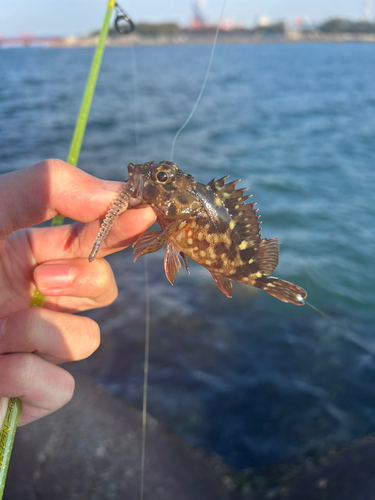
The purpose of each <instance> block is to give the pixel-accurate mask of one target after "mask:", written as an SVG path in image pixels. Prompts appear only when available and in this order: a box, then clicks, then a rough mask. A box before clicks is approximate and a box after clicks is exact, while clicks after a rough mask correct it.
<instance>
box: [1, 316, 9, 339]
mask: <svg viewBox="0 0 375 500" xmlns="http://www.w3.org/2000/svg"><path fill="white" fill-rule="evenodd" d="M6 320H7V318H4V319H0V342H2V341H3V339H4V335H5V323H6Z"/></svg>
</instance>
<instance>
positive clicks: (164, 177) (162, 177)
mask: <svg viewBox="0 0 375 500" xmlns="http://www.w3.org/2000/svg"><path fill="white" fill-rule="evenodd" d="M156 178H157V180H158V181H159V182H162V183H163V184H165V183H166V182H168V181H169V174H168V173H167V172H165V171H164V170H160V171H159V172H158V173H157V174H156Z"/></svg>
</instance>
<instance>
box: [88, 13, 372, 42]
mask: <svg viewBox="0 0 375 500" xmlns="http://www.w3.org/2000/svg"><path fill="white" fill-rule="evenodd" d="M135 29H136V32H137V33H138V34H139V35H141V36H154V37H157V36H166V35H167V36H171V35H183V34H190V33H201V34H205V33H210V32H212V31H214V30H215V29H216V26H202V27H199V28H182V27H180V26H179V25H178V24H177V23H137V24H136V27H135ZM299 29H300V30H301V31H305V32H306V31H317V32H320V33H322V34H345V33H350V34H375V22H369V21H351V20H349V19H341V18H334V19H329V20H327V21H325V22H323V23H322V24H320V25H317V26H303V25H302V26H300V27H299ZM230 31H231V32H236V33H243V34H245V33H246V34H249V35H283V34H285V33H287V32H288V31H289V28H288V26H287V25H286V24H285V23H284V22H277V23H272V24H269V25H267V26H256V27H255V28H233V29H232V30H230ZM98 34H99V31H94V32H92V33H91V34H90V35H91V36H95V35H98ZM118 35H119V33H118V32H117V31H116V30H115V29H110V31H109V36H110V37H116V36H118Z"/></svg>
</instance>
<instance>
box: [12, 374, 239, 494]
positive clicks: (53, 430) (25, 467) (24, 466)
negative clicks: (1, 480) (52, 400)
mask: <svg viewBox="0 0 375 500" xmlns="http://www.w3.org/2000/svg"><path fill="white" fill-rule="evenodd" d="M74 376H75V378H76V392H75V395H74V398H73V400H72V401H71V402H70V403H69V404H68V405H66V406H65V407H64V408H62V409H61V410H59V411H58V412H56V413H54V414H53V415H50V416H48V417H45V418H43V419H41V420H39V421H37V422H34V423H33V424H30V425H27V426H25V427H21V428H20V429H18V431H17V435H16V440H15V445H14V449H13V453H12V459H11V464H10V468H9V472H8V479H7V484H6V488H5V494H4V500H11V499H12V500H51V499H53V500H60V499H64V500H66V499H69V500H78V499H79V500H82V499H90V500H99V499H100V500H104V499H119V500H120V499H121V500H122V499H127V500H133V499H135V500H136V499H139V498H140V463H141V458H140V457H141V441H142V439H141V414H140V412H139V411H138V410H136V409H134V408H132V407H131V406H129V405H128V404H126V403H125V402H123V401H120V400H118V399H116V398H114V397H113V396H111V395H110V394H109V393H108V392H107V391H105V390H104V389H101V388H98V387H97V386H95V385H94V383H93V382H92V381H91V380H89V379H87V378H85V377H83V376H82V375H80V374H78V373H74ZM226 472H227V468H226V467H225V466H224V465H222V463H221V462H220V461H219V460H218V459H216V458H208V457H207V456H204V454H203V453H201V452H199V451H197V450H195V449H193V448H192V447H191V446H189V445H188V444H187V443H186V442H184V441H183V440H182V439H180V438H179V437H177V436H175V435H173V434H171V433H170V432H169V431H168V430H167V428H166V427H165V426H164V425H162V424H161V423H159V422H157V421H156V420H155V419H153V418H151V417H149V418H148V421H147V443H146V461H145V482H144V498H145V500H147V499H150V500H151V499H152V500H229V499H231V498H233V494H232V493H231V492H230V491H229V490H228V488H226V487H225V486H224V482H225V480H224V476H225V474H226Z"/></svg>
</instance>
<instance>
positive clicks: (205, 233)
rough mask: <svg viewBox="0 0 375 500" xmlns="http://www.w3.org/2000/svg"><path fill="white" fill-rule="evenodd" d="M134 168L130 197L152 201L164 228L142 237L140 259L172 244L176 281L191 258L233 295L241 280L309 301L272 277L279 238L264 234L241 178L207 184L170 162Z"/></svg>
mask: <svg viewBox="0 0 375 500" xmlns="http://www.w3.org/2000/svg"><path fill="white" fill-rule="evenodd" d="M128 173H129V181H128V186H129V189H128V191H129V195H130V197H132V198H133V199H136V200H137V203H138V204H140V205H141V206H144V205H150V206H151V207H152V208H153V210H154V211H155V213H156V216H157V221H158V223H159V225H160V227H161V231H148V232H146V233H144V234H143V235H141V236H140V237H139V238H138V240H137V241H136V242H135V244H134V253H135V259H137V258H138V257H140V256H141V255H144V254H147V253H150V252H155V251H156V250H159V249H160V248H162V247H163V246H164V245H165V244H166V245H167V246H166V252H165V258H164V268H165V272H166V276H167V278H168V279H169V281H170V282H171V283H172V284H173V282H174V279H175V277H176V276H177V274H178V272H179V270H180V268H181V263H180V257H181V258H182V260H183V263H184V265H185V267H186V269H187V270H188V264H187V257H189V258H190V259H192V260H194V261H195V262H197V263H198V264H200V265H202V266H204V267H206V268H207V269H208V270H209V271H210V273H211V274H212V276H213V278H214V280H215V282H216V284H217V285H218V287H219V288H220V290H221V291H222V292H223V293H225V295H227V296H228V297H231V287H232V282H231V280H235V281H238V282H240V283H244V284H247V285H251V286H255V287H257V288H261V289H262V290H264V291H265V292H267V293H269V294H270V295H273V296H274V297H276V298H278V299H280V300H282V301H284V302H290V303H292V304H295V305H303V304H304V301H303V299H304V298H305V297H306V295H307V294H306V292H305V290H304V289H303V288H301V287H299V286H297V285H294V284H292V283H289V282H287V281H283V280H281V279H279V278H276V277H272V276H270V274H271V273H272V272H273V271H274V270H275V269H276V267H277V265H278V261H279V240H278V239H277V238H271V239H267V238H261V234H260V221H259V215H258V214H257V212H258V210H257V209H256V208H255V205H256V204H255V203H246V200H247V199H248V198H250V197H251V196H252V195H245V194H244V193H245V191H246V189H236V185H237V183H238V182H239V181H238V180H236V181H232V182H228V183H226V182H225V181H226V179H227V178H228V176H226V177H222V178H221V179H218V180H216V179H213V180H212V181H211V182H209V183H208V184H207V185H205V184H202V183H200V182H198V181H197V180H196V179H195V178H194V177H192V176H191V175H189V174H186V173H184V172H183V171H182V170H181V169H180V168H179V167H178V166H177V165H176V164H175V163H173V162H170V161H163V162H160V163H158V164H154V162H149V163H145V164H133V163H130V164H129V165H128ZM134 204H135V202H134V201H133V206H134Z"/></svg>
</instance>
